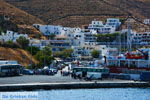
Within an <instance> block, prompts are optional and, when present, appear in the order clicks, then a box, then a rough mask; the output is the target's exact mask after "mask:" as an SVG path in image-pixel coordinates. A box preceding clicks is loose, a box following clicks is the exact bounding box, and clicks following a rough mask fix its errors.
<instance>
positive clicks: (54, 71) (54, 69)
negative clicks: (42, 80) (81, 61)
mask: <svg viewBox="0 0 150 100" xmlns="http://www.w3.org/2000/svg"><path fill="white" fill-rule="evenodd" d="M49 70H51V71H52V72H53V73H54V74H57V72H58V69H56V68H50V69H49Z"/></svg>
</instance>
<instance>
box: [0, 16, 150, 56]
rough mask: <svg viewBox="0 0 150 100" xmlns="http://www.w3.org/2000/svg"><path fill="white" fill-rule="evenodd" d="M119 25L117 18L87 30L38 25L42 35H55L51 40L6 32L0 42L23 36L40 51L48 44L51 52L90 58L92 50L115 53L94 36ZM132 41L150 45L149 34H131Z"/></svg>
mask: <svg viewBox="0 0 150 100" xmlns="http://www.w3.org/2000/svg"><path fill="white" fill-rule="evenodd" d="M144 23H145V24H148V25H150V19H145V20H144ZM120 25H121V21H120V20H119V19H118V18H108V19H107V20H106V22H102V21H96V20H94V21H92V23H91V24H89V26H88V27H87V29H81V28H70V27H63V26H59V25H58V26H55V25H40V24H33V26H34V27H35V28H37V29H38V30H39V31H40V32H41V33H42V34H43V35H45V36H49V37H50V36H52V35H55V37H54V38H53V39H49V40H37V39H30V38H29V36H28V35H27V34H19V33H16V32H13V31H9V30H8V31H7V32H6V33H2V34H1V35H0V41H4V42H6V41H13V42H16V39H18V38H19V37H20V36H23V37H25V38H27V39H29V40H30V45H32V46H36V47H39V48H40V49H42V48H43V47H45V46H46V45H48V44H50V45H51V47H52V51H53V52H57V51H62V50H64V49H73V50H74V52H73V56H74V57H75V58H77V57H81V56H90V55H91V51H92V50H95V49H96V50H99V51H101V52H106V49H107V50H108V49H109V50H112V51H117V49H116V48H106V46H104V45H103V46H102V45H97V40H96V35H97V34H107V33H109V34H113V33H115V32H116V31H118V29H119V27H120ZM127 31H128V30H127V29H126V30H122V31H119V32H120V33H125V32H127ZM131 36H132V41H133V42H135V43H139V44H144V43H146V44H149V43H150V32H145V33H137V32H134V31H132V32H131Z"/></svg>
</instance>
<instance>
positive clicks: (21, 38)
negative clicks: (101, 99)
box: [16, 36, 29, 49]
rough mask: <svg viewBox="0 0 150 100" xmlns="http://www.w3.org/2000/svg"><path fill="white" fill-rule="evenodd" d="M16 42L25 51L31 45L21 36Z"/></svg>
mask: <svg viewBox="0 0 150 100" xmlns="http://www.w3.org/2000/svg"><path fill="white" fill-rule="evenodd" d="M16 41H17V43H18V44H19V45H20V46H21V47H22V48H23V49H25V48H26V47H28V45H29V40H28V39H26V38H25V37H23V36H20V37H19V38H18V39H17V40H16Z"/></svg>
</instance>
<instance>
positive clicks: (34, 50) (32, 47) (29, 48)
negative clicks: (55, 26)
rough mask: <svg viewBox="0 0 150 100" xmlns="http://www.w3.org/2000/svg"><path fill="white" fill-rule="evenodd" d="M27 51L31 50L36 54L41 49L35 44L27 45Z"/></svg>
mask: <svg viewBox="0 0 150 100" xmlns="http://www.w3.org/2000/svg"><path fill="white" fill-rule="evenodd" d="M27 51H28V52H30V54H31V55H36V54H37V53H38V52H39V51H40V49H39V48H38V47H35V46H29V47H27Z"/></svg>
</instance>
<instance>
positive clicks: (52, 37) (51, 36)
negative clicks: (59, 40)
mask: <svg viewBox="0 0 150 100" xmlns="http://www.w3.org/2000/svg"><path fill="white" fill-rule="evenodd" d="M48 37H49V39H51V40H53V39H54V38H55V37H56V35H55V34H51V35H49V36H48Z"/></svg>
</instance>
